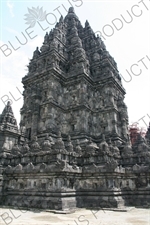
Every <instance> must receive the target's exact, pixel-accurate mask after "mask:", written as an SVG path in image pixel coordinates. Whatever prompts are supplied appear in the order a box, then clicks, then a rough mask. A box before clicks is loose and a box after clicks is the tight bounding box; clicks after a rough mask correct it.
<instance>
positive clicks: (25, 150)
mask: <svg viewBox="0 0 150 225" xmlns="http://www.w3.org/2000/svg"><path fill="white" fill-rule="evenodd" d="M21 151H22V153H23V154H26V153H28V152H29V151H30V148H29V145H28V141H27V139H25V142H24V144H23V146H22V150H21Z"/></svg>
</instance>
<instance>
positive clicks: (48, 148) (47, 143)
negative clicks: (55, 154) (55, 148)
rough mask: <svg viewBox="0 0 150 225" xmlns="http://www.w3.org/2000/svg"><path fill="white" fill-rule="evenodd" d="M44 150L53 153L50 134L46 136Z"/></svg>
mask: <svg viewBox="0 0 150 225" xmlns="http://www.w3.org/2000/svg"><path fill="white" fill-rule="evenodd" d="M42 149H43V150H44V151H51V139H50V137H49V135H48V134H47V135H46V137H45V140H44V142H43V144H42Z"/></svg>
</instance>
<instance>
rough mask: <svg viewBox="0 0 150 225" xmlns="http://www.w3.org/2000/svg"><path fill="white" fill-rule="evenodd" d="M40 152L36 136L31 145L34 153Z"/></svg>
mask: <svg viewBox="0 0 150 225" xmlns="http://www.w3.org/2000/svg"><path fill="white" fill-rule="evenodd" d="M40 150H41V147H40V145H39V143H38V138H37V137H36V136H34V137H33V141H32V144H31V151H32V152H39V151H40Z"/></svg>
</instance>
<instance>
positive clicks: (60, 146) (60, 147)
mask: <svg viewBox="0 0 150 225" xmlns="http://www.w3.org/2000/svg"><path fill="white" fill-rule="evenodd" d="M54 147H55V149H57V150H65V145H64V142H63V140H62V137H61V132H60V131H59V132H58V139H57V140H56V142H55V146H54Z"/></svg>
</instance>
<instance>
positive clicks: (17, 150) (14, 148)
mask: <svg viewBox="0 0 150 225" xmlns="http://www.w3.org/2000/svg"><path fill="white" fill-rule="evenodd" d="M11 153H12V154H13V155H16V156H21V151H20V148H19V147H18V144H17V143H15V145H14V146H13V148H12V150H11Z"/></svg>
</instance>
